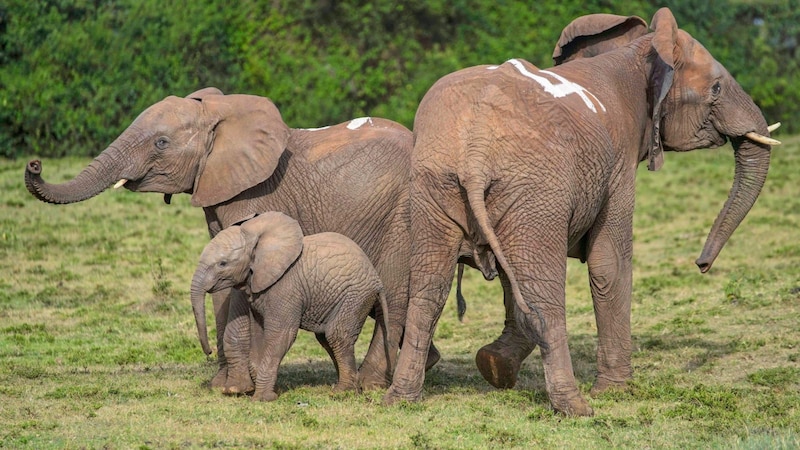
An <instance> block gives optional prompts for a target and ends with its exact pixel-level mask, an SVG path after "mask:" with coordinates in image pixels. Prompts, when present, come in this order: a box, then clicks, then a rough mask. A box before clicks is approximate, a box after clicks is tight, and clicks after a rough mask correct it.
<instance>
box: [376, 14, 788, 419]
mask: <svg viewBox="0 0 800 450" xmlns="http://www.w3.org/2000/svg"><path fill="white" fill-rule="evenodd" d="M652 29H653V30H654V31H653V32H652V33H649V34H646V35H644V36H641V37H639V38H637V39H634V40H633V41H632V42H631V43H629V44H628V45H624V46H621V47H619V48H617V49H613V50H610V51H607V52H605V53H602V54H599V55H597V56H594V57H592V58H577V59H574V60H572V61H569V62H566V63H564V64H562V65H559V66H556V67H554V68H552V69H550V70H539V69H537V68H536V67H534V66H533V65H532V64H530V63H528V62H526V61H523V60H518V59H512V60H509V61H507V62H506V63H504V64H501V65H499V66H478V67H472V68H468V69H464V70H461V71H458V72H455V73H453V74H450V75H447V76H445V77H443V78H442V79H440V80H439V81H438V82H437V83H436V84H435V85H434V86H433V87H432V88H431V89H430V90H429V91H428V93H427V94H426V95H425V97H424V98H423V100H422V102H421V103H420V106H419V109H418V111H417V115H416V118H415V122H414V134H415V145H414V151H413V155H412V169H411V171H412V173H411V176H412V184H411V192H410V198H411V224H412V227H411V242H412V250H411V265H412V267H414V268H415V270H414V271H412V272H411V277H410V283H409V289H410V290H409V294H410V300H409V306H408V313H407V320H406V328H405V333H406V334H405V345H404V346H403V349H402V350H401V352H400V358H399V360H398V367H397V370H396V371H395V376H394V380H393V382H392V385H391V387H390V388H389V390H388V391H387V393H386V395H385V397H384V401H385V402H386V403H393V402H395V401H397V400H401V399H404V400H409V401H414V400H418V399H420V397H421V392H422V386H423V383H424V370H423V369H424V363H425V358H426V356H427V352H428V346H429V345H430V343H431V336H432V334H433V331H434V329H435V327H436V322H437V320H438V318H439V316H440V314H441V311H442V307H443V305H444V302H445V300H446V298H447V294H448V292H449V289H450V283H451V281H452V278H453V272H454V270H453V269H454V265H455V264H456V262H457V261H458V260H459V258H463V257H467V258H470V259H472V261H473V262H474V264H475V265H476V266H477V267H478V268H479V269H480V270H481V271H482V272H483V274H484V276H486V277H488V278H491V277H492V276H494V275H495V274H496V273H498V272H499V273H501V274H502V275H503V280H504V287H507V288H508V290H509V291H510V292H511V293H512V298H513V300H514V312H515V319H516V320H515V326H516V327H517V328H518V329H519V330H520V332H521V333H522V334H523V335H524V336H525V337H526V342H527V345H528V347H529V348H533V346H534V345H536V344H538V345H539V346H540V349H541V353H542V359H543V364H544V375H545V386H546V390H547V393H548V396H549V399H550V402H551V404H552V406H553V407H554V409H555V410H556V411H559V412H561V413H564V414H568V415H591V414H592V409H591V407H590V406H589V404H588V402H587V401H586V400H585V399H584V398H583V396H582V395H581V393H580V391H579V389H578V386H577V383H576V381H575V377H574V374H573V371H572V362H571V360H570V354H569V349H568V347H567V332H566V318H565V288H564V283H565V277H566V257H567V255H573V256H579V257H580V258H581V259H583V260H585V261H586V262H587V263H588V268H589V278H590V285H591V292H592V297H593V301H594V307H595V316H596V319H597V327H598V337H599V343H598V351H597V355H598V357H597V359H598V362H597V364H598V375H597V381H596V382H595V388H596V390H603V389H605V388H608V387H610V386H615V385H622V384H624V383H625V382H626V380H628V379H629V378H630V377H631V375H632V372H631V362H630V361H631V333H630V305H631V291H632V275H631V273H632V263H631V260H632V247H633V246H632V239H633V236H632V235H633V225H632V222H633V220H632V218H633V206H634V184H635V183H634V180H635V176H636V168H637V166H638V164H639V162H641V161H645V160H646V161H648V167H649V168H650V169H651V170H657V169H659V168H660V167H661V165H662V163H663V151H664V150H667V151H688V150H693V149H697V148H713V147H718V146H720V145H722V144H724V143H725V142H726V140H727V139H730V140H731V141H732V143H733V147H734V151H735V160H736V169H735V175H734V182H733V187H732V189H731V192H730V194H729V197H728V200H727V202H726V203H725V206H724V207H723V209H722V211H721V212H720V214H719V216H718V217H717V219H716V222H715V223H714V225H713V227H712V229H711V232H710V234H709V236H708V238H707V240H706V243H705V247H704V249H703V252H702V253H701V255H700V257H699V259H698V260H697V265H698V266H699V268H700V270H701V271H702V272H706V271H708V270H709V269H710V267H711V265H712V264H713V262H714V260H715V258H716V257H717V255H718V254H719V252H720V250H721V249H722V246H723V245H724V244H725V242H726V241H727V239H728V238H729V237H730V235H731V234H732V233H733V231H734V229H735V228H736V227H737V226H738V224H739V223H740V222H741V221H742V220H743V219H744V217H745V215H746V214H747V212H748V211H749V210H750V208H751V206H752V205H753V203H754V202H755V200H756V198H757V196H758V194H759V193H760V191H761V188H762V186H763V184H764V181H765V179H766V175H767V170H768V167H769V158H770V145H774V144H776V143H777V141H774V140H771V139H770V138H768V137H766V135H768V134H769V131H768V129H767V125H766V122H765V120H764V117H763V115H762V114H761V111H760V110H759V109H758V107H756V105H755V104H754V103H753V101H752V100H751V99H750V98H749V97H748V95H747V94H746V93H745V92H744V91H743V90H742V89H741V87H740V86H739V85H738V84H737V83H736V81H735V80H734V79H733V77H731V75H730V74H729V73H728V72H727V71H726V70H725V68H724V67H723V66H722V65H721V64H720V63H719V62H717V61H716V60H714V58H713V57H712V56H711V55H710V54H709V52H708V51H707V50H706V49H705V48H703V47H702V45H700V44H699V43H698V42H697V41H695V40H694V39H693V38H692V37H691V36H690V35H689V34H688V33H686V32H684V31H682V30H679V29H678V27H677V24H676V22H675V19H674V17H673V15H672V13H671V12H670V11H669V10H668V9H665V8H664V9H661V10H659V11H658V12H657V13H656V15H655V16H654V17H653V21H652Z"/></svg>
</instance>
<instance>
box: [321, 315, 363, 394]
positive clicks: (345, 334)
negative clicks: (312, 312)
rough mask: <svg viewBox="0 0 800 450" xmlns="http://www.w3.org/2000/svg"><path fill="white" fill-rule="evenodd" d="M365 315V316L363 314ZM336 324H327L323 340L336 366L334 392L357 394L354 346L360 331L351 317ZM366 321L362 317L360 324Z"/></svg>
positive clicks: (355, 320)
mask: <svg viewBox="0 0 800 450" xmlns="http://www.w3.org/2000/svg"><path fill="white" fill-rule="evenodd" d="M365 315H366V314H365ZM340 319H341V320H339V321H338V322H337V323H331V324H329V329H328V332H327V333H325V339H326V340H327V342H328V343H329V346H330V349H331V350H330V353H331V354H332V355H331V357H332V359H333V363H334V365H336V375H337V382H336V386H334V388H333V390H334V392H342V391H356V392H358V390H359V389H358V370H357V368H356V367H357V366H356V355H355V345H356V340H357V339H358V331H359V330H360V329H361V327H360V326H359V325H360V324H358V323H356V322H358V320H357V319H354V318H353V316H351V317H349V318H347V319H345V318H343V317H340ZM364 320H366V317H364V318H363V319H362V320H361V322H363V321H364Z"/></svg>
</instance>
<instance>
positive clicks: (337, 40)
mask: <svg viewBox="0 0 800 450" xmlns="http://www.w3.org/2000/svg"><path fill="white" fill-rule="evenodd" d="M653 3H654V2H651V1H644V0H633V1H631V0H625V1H622V0H588V1H587V0H580V1H579V0H561V1H558V2H516V1H503V0H452V1H444V0H428V1H397V0H372V1H336V0H293V1H289V0H272V1H257V0H244V1H240V2H238V3H235V4H232V3H230V2H223V1H219V0H205V1H194V2H186V1H182V0H93V1H89V0H37V1H30V0H7V1H5V2H3V3H0V157H11V158H15V157H29V156H34V155H36V156H46V157H58V156H66V155H81V156H94V155H96V154H97V153H99V152H100V151H101V150H102V149H103V148H104V147H105V146H106V145H107V144H108V143H110V142H111V141H112V140H113V139H114V138H115V137H116V136H117V135H118V134H119V133H120V132H121V131H122V130H123V129H124V128H125V127H127V126H128V125H129V124H130V122H131V121H133V119H134V118H135V117H136V115H137V114H139V113H140V112H141V111H143V110H144V109H145V108H146V107H147V106H149V105H151V104H153V103H155V102H157V101H159V100H161V99H162V98H164V97H165V96H167V95H179V96H184V95H187V94H188V93H190V92H193V91H195V90H197V89H199V88H201V87H205V86H216V87H219V88H220V89H222V90H223V91H224V92H226V93H251V94H258V95H264V96H267V97H270V98H271V99H272V100H273V101H274V102H275V103H276V104H277V105H278V107H279V108H280V110H281V112H282V114H283V116H284V120H285V121H286V122H287V123H288V124H289V125H290V126H293V127H315V126H321V125H326V124H330V123H336V122H341V121H345V120H348V119H350V118H353V117H357V116H362V115H374V116H382V117H387V118H390V119H394V120H397V121H399V122H402V123H403V124H405V125H406V126H409V127H410V126H411V123H412V121H413V117H414V112H415V110H416V106H417V103H418V102H419V99H420V98H421V97H422V95H423V94H424V93H425V91H426V90H427V89H428V88H429V87H430V86H431V84H433V82H434V81H436V80H437V79H438V78H439V77H441V76H442V75H444V74H446V73H449V72H452V71H454V70H457V69H460V68H463V67H467V66H470V65H474V64H480V63H497V62H502V61H505V60H507V59H509V58H512V57H520V58H524V59H527V60H529V61H531V62H533V63H535V64H537V65H539V66H541V67H548V66H550V65H552V63H551V59H550V56H551V54H552V49H553V45H554V44H555V42H556V40H557V39H558V36H559V33H560V31H561V29H562V28H563V27H564V26H565V25H566V24H567V23H569V22H570V21H571V20H572V19H574V18H575V17H577V16H580V15H583V14H588V13H597V12H611V13H616V14H625V15H639V16H641V17H643V18H645V19H646V20H648V21H649V19H650V17H651V16H652V14H653V13H654V12H655V11H656V9H657V7H658V6H661V4H659V5H655V4H653ZM666 5H667V6H669V7H670V8H671V9H672V11H673V13H674V14H675V16H676V18H677V20H678V24H679V26H681V27H682V28H684V29H686V30H687V31H689V32H690V33H691V34H693V35H694V36H695V37H696V38H697V39H698V40H700V42H702V43H703V44H704V45H705V46H706V47H707V48H708V49H709V50H710V51H711V52H712V54H714V55H715V56H716V57H717V59H718V60H720V61H721V62H722V63H723V64H724V65H725V66H726V67H727V68H728V70H729V71H730V72H731V73H733V75H734V76H735V77H736V78H737V79H738V81H739V82H740V83H741V84H742V86H743V87H744V88H745V90H747V91H748V92H749V93H751V95H752V96H753V97H754V99H755V100H756V102H757V103H758V104H759V105H760V106H761V107H762V108H763V110H764V112H765V114H766V116H767V120H768V121H769V122H770V123H772V122H774V121H778V120H783V121H784V122H786V123H787V125H788V126H786V129H787V131H797V130H798V128H797V125H794V127H795V128H792V124H791V123H790V120H789V119H790V118H791V117H792V116H795V115H797V112H798V110H800V82H798V81H797V80H798V79H800V76H798V75H800V71H799V70H798V64H799V62H798V56H799V55H798V39H800V1H798V0H788V1H787V0H783V1H780V0H776V1H769V0H765V1H757V0H728V1H714V0H711V1H709V0H676V1H669V2H666Z"/></svg>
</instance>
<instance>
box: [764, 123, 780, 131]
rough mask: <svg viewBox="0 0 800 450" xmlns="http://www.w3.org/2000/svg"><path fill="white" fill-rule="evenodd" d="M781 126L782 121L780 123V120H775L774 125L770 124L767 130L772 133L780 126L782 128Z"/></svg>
mask: <svg viewBox="0 0 800 450" xmlns="http://www.w3.org/2000/svg"><path fill="white" fill-rule="evenodd" d="M780 127H781V123H780V122H775V123H773V124H772V125H770V126H768V127H767V131H769V132H770V133H772V132H773V131H775V130H777V129H778V128H780Z"/></svg>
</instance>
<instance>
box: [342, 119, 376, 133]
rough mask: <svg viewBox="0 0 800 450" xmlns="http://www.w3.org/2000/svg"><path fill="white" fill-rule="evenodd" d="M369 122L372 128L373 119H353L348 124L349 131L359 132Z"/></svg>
mask: <svg viewBox="0 0 800 450" xmlns="http://www.w3.org/2000/svg"><path fill="white" fill-rule="evenodd" d="M367 122H369V126H372V117H359V118H358V119H353V120H351V121H350V123H348V124H347V129H349V130H357V129H359V128H361V127H362V126H363V125H364V124H365V123H367Z"/></svg>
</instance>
